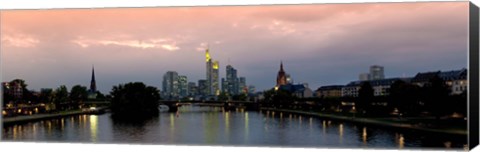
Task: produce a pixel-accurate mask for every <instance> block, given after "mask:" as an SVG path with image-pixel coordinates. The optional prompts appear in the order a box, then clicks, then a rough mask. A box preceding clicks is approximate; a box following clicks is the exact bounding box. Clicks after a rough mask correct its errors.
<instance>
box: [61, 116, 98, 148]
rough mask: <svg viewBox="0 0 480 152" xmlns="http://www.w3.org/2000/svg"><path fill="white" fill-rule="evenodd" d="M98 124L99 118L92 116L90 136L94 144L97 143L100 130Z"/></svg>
mask: <svg viewBox="0 0 480 152" xmlns="http://www.w3.org/2000/svg"><path fill="white" fill-rule="evenodd" d="M97 123H98V116H96V115H90V135H91V138H92V141H93V142H96V141H97V128H98V125H97ZM62 125H63V119H62Z"/></svg>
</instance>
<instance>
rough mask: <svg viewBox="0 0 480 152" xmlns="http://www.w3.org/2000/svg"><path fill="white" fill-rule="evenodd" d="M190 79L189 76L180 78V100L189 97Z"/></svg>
mask: <svg viewBox="0 0 480 152" xmlns="http://www.w3.org/2000/svg"><path fill="white" fill-rule="evenodd" d="M187 82H188V79H187V76H184V75H181V76H178V94H179V97H180V98H183V97H187V96H188V83H187Z"/></svg>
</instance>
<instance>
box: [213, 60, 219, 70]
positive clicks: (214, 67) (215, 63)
mask: <svg viewBox="0 0 480 152" xmlns="http://www.w3.org/2000/svg"><path fill="white" fill-rule="evenodd" d="M218 67H219V63H218V61H215V62H213V69H218Z"/></svg>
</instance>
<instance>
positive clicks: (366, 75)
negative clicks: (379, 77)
mask: <svg viewBox="0 0 480 152" xmlns="http://www.w3.org/2000/svg"><path fill="white" fill-rule="evenodd" d="M358 80H360V81H368V80H370V73H360V75H358Z"/></svg>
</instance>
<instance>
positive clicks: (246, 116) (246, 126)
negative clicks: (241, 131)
mask: <svg viewBox="0 0 480 152" xmlns="http://www.w3.org/2000/svg"><path fill="white" fill-rule="evenodd" d="M248 128H249V126H248V112H245V140H248Z"/></svg>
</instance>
